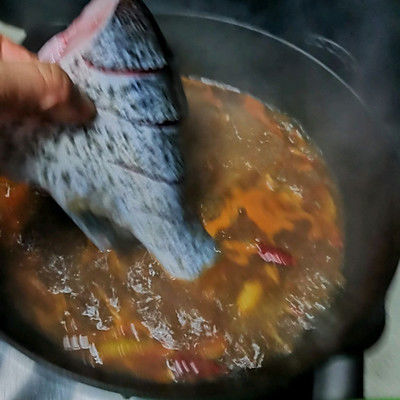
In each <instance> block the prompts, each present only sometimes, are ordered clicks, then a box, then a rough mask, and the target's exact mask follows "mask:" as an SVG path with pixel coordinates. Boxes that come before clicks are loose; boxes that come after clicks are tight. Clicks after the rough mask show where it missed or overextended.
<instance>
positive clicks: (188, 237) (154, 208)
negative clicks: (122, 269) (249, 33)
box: [1, 0, 216, 279]
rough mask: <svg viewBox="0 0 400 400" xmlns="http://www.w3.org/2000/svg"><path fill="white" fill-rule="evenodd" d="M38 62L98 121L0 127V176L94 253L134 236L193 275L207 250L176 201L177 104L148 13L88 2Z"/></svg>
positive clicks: (112, 0) (207, 262)
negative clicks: (42, 199)
mask: <svg viewBox="0 0 400 400" xmlns="http://www.w3.org/2000/svg"><path fill="white" fill-rule="evenodd" d="M111 5H113V7H110V6H111ZM102 9H104V10H106V11H104V13H108V14H107V15H102V14H101V13H102ZM99 21H102V22H101V23H99ZM96 24H97V25H96ZM93 26H94V27H95V28H96V29H95V30H94V31H93V32H91V29H93V28H92V27H93ZM79 35H81V36H82V37H83V38H84V40H83V43H80V41H79ZM70 43H74V46H72V45H70ZM39 57H40V59H41V60H42V61H49V62H59V64H60V66H61V67H62V68H64V70H65V71H66V72H67V73H68V74H69V75H70V77H71V79H72V80H73V82H74V83H75V84H76V85H77V86H78V87H80V88H81V89H83V90H85V91H86V92H87V93H88V94H89V95H90V96H91V98H92V99H93V101H94V103H95V104H96V107H97V109H98V115H97V117H96V119H95V120H94V121H93V122H92V123H90V124H88V125H86V126H81V127H67V126H62V127H58V126H53V125H47V126H43V125H40V126H39V125H34V124H33V123H30V124H28V123H27V124H22V125H15V124H14V125H13V126H10V125H8V126H3V127H2V128H1V130H2V131H3V132H2V133H3V135H2V137H3V138H5V139H3V142H2V143H1V145H2V153H3V154H2V158H3V159H4V160H7V161H8V163H6V167H8V171H9V172H10V173H12V174H13V176H17V177H18V178H19V179H24V180H26V181H28V182H31V183H33V184H36V185H38V186H40V187H41V188H43V189H45V190H47V191H48V192H49V193H50V194H51V195H52V197H53V198H54V199H55V201H56V202H57V203H58V204H59V205H60V206H61V207H62V208H63V209H64V210H65V211H66V212H67V214H69V215H70V217H71V218H72V219H73V220H74V221H75V223H76V224H77V225H78V226H79V227H80V229H81V230H82V231H83V232H84V233H85V234H86V235H87V236H88V237H89V238H90V239H91V240H92V242H93V243H94V244H95V245H96V246H97V247H99V248H100V249H101V250H105V249H109V248H115V249H117V250H120V251H122V250H124V251H125V250H126V249H129V248H130V247H131V246H133V244H134V243H135V242H136V241H137V240H139V241H140V242H141V243H142V244H143V245H144V246H145V247H146V248H147V249H148V250H149V251H150V252H151V253H152V254H153V255H154V256H155V257H156V258H157V259H158V260H159V261H160V263H161V264H162V266H163V267H164V268H165V269H166V271H168V272H169V273H170V274H171V275H172V276H174V277H177V278H180V279H194V278H196V277H197V276H198V275H199V274H200V273H201V271H202V270H204V269H205V268H207V267H209V266H211V265H212V264H213V262H214V258H215V256H216V251H215V248H214V241H213V239H212V238H211V237H210V236H209V235H208V234H207V232H206V231H205V230H204V227H203V226H202V224H201V223H200V220H199V219H198V218H197V217H196V216H195V215H194V214H193V213H192V212H190V210H187V209H186V207H185V205H184V201H183V180H184V179H183V178H184V176H183V171H184V169H183V161H182V155H181V153H180V149H179V121H180V120H181V119H182V117H183V115H184V112H185V98H184V95H183V89H182V86H181V83H180V81H179V79H177V78H176V76H174V74H173V69H172V68H171V67H170V65H171V61H172V59H171V52H170V51H169V49H168V48H167V46H166V42H165V39H164V38H163V36H162V35H161V32H160V31H159V29H158V27H157V25H156V24H155V22H154V20H153V18H152V16H151V14H150V12H149V11H148V10H147V9H146V7H145V6H144V5H143V4H142V2H141V1H140V0H120V1H117V0H94V1H92V2H91V3H90V4H89V5H88V6H87V7H86V8H85V9H84V11H83V13H82V14H81V16H80V17H79V18H78V19H77V20H76V21H75V22H74V23H73V24H72V25H71V27H70V28H69V29H67V31H65V32H63V33H62V34H59V35H57V36H55V37H54V38H53V39H51V40H50V41H49V42H48V44H47V45H45V47H44V48H43V49H42V51H41V52H40V53H39ZM7 133H9V134H7ZM6 149H8V153H9V154H8V155H6V154H5V150H6Z"/></svg>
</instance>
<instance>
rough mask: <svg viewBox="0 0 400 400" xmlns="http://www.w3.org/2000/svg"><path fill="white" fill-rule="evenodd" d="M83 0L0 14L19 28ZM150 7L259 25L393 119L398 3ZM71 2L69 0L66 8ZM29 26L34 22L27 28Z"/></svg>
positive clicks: (177, 3) (166, 0) (342, 0)
mask: <svg viewBox="0 0 400 400" xmlns="http://www.w3.org/2000/svg"><path fill="white" fill-rule="evenodd" d="M85 3H87V0H75V1H74V0H53V1H48V0H35V1H32V0H17V1H15V0H13V1H7V0H1V2H0V19H3V20H5V21H7V22H13V23H14V24H16V25H18V26H21V27H24V28H25V29H27V30H28V31H29V30H30V29H32V28H33V22H35V24H37V22H38V21H43V25H46V22H48V21H50V20H51V21H53V23H54V22H56V23H57V22H59V24H60V26H61V25H63V24H65V22H67V21H68V20H71V19H72V18H73V17H74V16H76V15H77V14H78V13H79V11H78V10H79V9H80V8H81V7H82V6H83V5H84V4H85ZM145 3H146V4H147V5H148V6H149V7H150V8H151V10H152V11H154V12H174V11H182V12H187V11H189V10H190V11H192V12H201V13H208V14H214V15H222V16H227V17H230V18H233V19H235V20H237V21H240V22H245V23H248V24H251V25H254V26H258V27H261V28H263V29H265V30H267V31H269V32H271V33H274V34H276V35H278V36H282V37H284V38H286V39H287V40H289V41H290V42H292V43H295V44H297V45H298V46H300V47H301V48H303V49H304V50H305V51H307V52H309V53H311V54H313V55H315V56H316V57H317V58H319V59H321V60H322V61H323V62H324V63H326V64H327V65H328V66H329V67H331V68H332V69H333V70H334V71H335V72H337V73H338V74H339V75H340V76H341V77H343V78H344V79H345V80H346V81H347V82H348V83H350V84H351V85H352V86H353V87H354V88H355V89H356V91H358V92H359V93H360V94H361V96H362V97H363V98H364V99H365V101H366V102H367V103H369V104H370V105H371V108H372V109H373V110H374V111H375V112H376V113H377V115H379V117H380V118H381V119H382V120H384V121H385V123H386V124H387V125H388V126H390V127H391V128H392V129H396V128H397V125H398V124H400V115H399V114H400V113H399V112H398V110H399V108H400V95H399V90H398V89H399V86H400V63H399V55H400V2H399V1H397V0H385V1H382V0H364V1H363V0H335V1H333V0H145ZM71 5H73V6H72V7H71ZM35 29H37V25H36V27H35Z"/></svg>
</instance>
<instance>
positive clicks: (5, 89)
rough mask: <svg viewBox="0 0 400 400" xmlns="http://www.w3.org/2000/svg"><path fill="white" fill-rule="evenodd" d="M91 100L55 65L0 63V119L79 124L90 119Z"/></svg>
mask: <svg viewBox="0 0 400 400" xmlns="http://www.w3.org/2000/svg"><path fill="white" fill-rule="evenodd" d="M95 114H96V110H95V107H94V104H93V103H92V102H91V100H90V99H89V98H88V97H87V96H86V95H84V94H83V93H81V92H80V91H79V90H78V89H77V88H76V87H75V86H74V84H73V83H72V81H71V80H70V78H69V77H68V75H67V74H66V73H65V72H64V71H63V70H62V69H61V68H60V67H59V66H58V65H56V64H45V63H40V62H39V61H37V60H32V61H30V62H0V118H1V119H3V118H6V119H8V118H9V119H12V120H15V119H18V120H20V119H21V118H24V117H38V118H40V119H44V120H49V121H54V122H59V123H68V124H81V123H84V122H88V121H90V120H91V119H92V118H94V116H95Z"/></svg>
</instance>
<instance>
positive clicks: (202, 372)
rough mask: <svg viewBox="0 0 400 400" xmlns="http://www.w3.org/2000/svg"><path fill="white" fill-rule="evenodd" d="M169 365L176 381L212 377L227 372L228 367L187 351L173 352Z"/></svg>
mask: <svg viewBox="0 0 400 400" xmlns="http://www.w3.org/2000/svg"><path fill="white" fill-rule="evenodd" d="M169 366H170V369H171V371H172V372H173V374H174V376H175V379H176V380H178V381H195V380H201V379H213V378H217V377H218V376H221V375H225V374H226V373H228V369H227V368H226V367H225V366H224V365H222V364H220V363H218V362H216V361H213V360H207V359H205V358H200V357H198V356H195V355H193V354H191V353H189V352H182V353H177V354H174V355H173V357H172V358H171V359H170V365H169Z"/></svg>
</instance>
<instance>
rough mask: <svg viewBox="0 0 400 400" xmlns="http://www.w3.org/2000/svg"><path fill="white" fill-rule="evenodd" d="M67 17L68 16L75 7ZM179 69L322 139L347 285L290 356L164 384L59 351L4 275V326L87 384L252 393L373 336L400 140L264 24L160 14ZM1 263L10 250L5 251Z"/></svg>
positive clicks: (388, 259) (172, 393)
mask: <svg viewBox="0 0 400 400" xmlns="http://www.w3.org/2000/svg"><path fill="white" fill-rule="evenodd" d="M71 16H72V15H71ZM158 21H159V22H160V24H161V28H162V30H163V31H164V33H165V35H166V37H167V39H168V41H169V42H170V45H171V47H172V48H173V49H174V52H175V54H176V56H177V58H178V62H179V65H180V69H181V72H182V73H183V74H186V75H192V76H200V77H206V78H209V79H213V80H217V81H221V82H224V83H227V84H230V85H232V86H235V87H237V88H239V89H241V90H243V91H246V92H249V93H251V94H253V95H255V96H257V97H258V98H260V99H262V100H263V101H265V102H266V103H269V104H272V105H274V106H275V107H277V108H279V109H281V110H282V111H285V112H287V113H288V114H290V115H291V116H293V117H295V118H296V119H297V120H299V121H300V122H301V124H302V125H303V126H304V128H305V130H306V131H307V132H308V134H309V135H310V136H311V137H312V138H313V140H314V141H315V142H316V143H317V144H318V146H319V147H320V148H321V150H322V151H323V153H324V155H325V159H326V161H327V163H328V165H329V166H330V168H331V170H332V171H333V172H334V175H335V177H336V179H337V182H338V185H339V188H340V190H341V193H342V197H343V207H344V216H345V230H346V232H345V234H346V245H345V262H344V274H345V277H346V282H347V283H346V285H345V288H344V289H343V291H342V292H341V293H340V294H339V296H338V297H337V301H336V302H335V305H334V306H333V307H332V309H330V310H328V312H326V313H324V314H321V315H320V317H319V320H318V322H317V327H316V329H314V330H312V331H308V332H306V333H305V334H304V337H303V338H302V339H301V340H300V341H299V343H298V346H297V350H296V351H295V352H294V354H293V355H291V356H289V357H286V358H283V357H282V358H279V359H276V360H274V361H273V362H271V363H270V364H268V365H266V366H265V368H263V369H260V370H254V371H250V372H247V373H243V374H242V375H239V376H235V377H233V378H227V379H224V380H220V381H217V382H214V383H201V384H196V385H189V384H185V385H183V384H174V385H160V384H153V383H149V382H144V381H140V380H135V379H132V378H131V377H125V376H121V375H118V376H117V375H110V374H106V373H105V372H102V371H99V370H94V369H92V368H91V367H87V366H84V365H82V364H81V363H78V362H76V361H74V360H72V359H69V358H68V357H67V356H66V355H65V354H61V353H60V352H59V351H58V350H57V349H56V348H55V346H54V345H53V344H51V343H49V342H47V341H46V340H45V339H44V338H42V337H41V336H40V334H39V333H38V332H35V331H34V330H33V329H32V328H31V327H30V326H28V325H27V324H26V323H25V322H24V321H23V319H22V318H21V317H20V316H19V315H18V314H17V313H16V312H15V310H14V308H13V304H11V303H10V302H9V300H8V299H7V298H6V297H5V296H4V294H3V293H4V292H3V291H2V290H1V285H3V284H4V278H3V277H1V279H0V330H1V331H2V332H3V335H4V337H5V338H6V339H7V340H8V341H10V342H11V343H12V344H13V345H15V346H17V347H18V348H19V349H21V350H22V351H24V352H26V353H28V354H29V355H30V356H31V357H33V358H36V359H39V360H40V361H41V362H44V363H47V362H49V363H51V365H52V366H53V367H54V366H58V367H61V368H63V369H64V370H67V371H69V372H70V373H73V377H74V378H75V379H78V380H83V381H85V382H87V383H89V384H92V385H96V386H100V387H104V388H106V389H108V390H112V391H117V392H120V393H122V394H124V395H136V396H145V397H153V398H154V397H174V398H175V397H187V398H194V397H199V398H202V397H213V398H223V397H225V398H226V397H227V398H246V399H248V398H251V396H252V395H254V396H255V395H256V394H257V393H264V394H265V393H267V392H268V391H269V393H273V392H274V391H275V390H277V388H278V387H279V386H280V385H281V384H285V383H287V382H288V380H290V379H291V378H292V377H294V376H296V375H297V374H299V373H302V372H304V371H305V370H307V369H309V368H311V367H313V366H314V365H316V364H317V363H319V362H321V361H322V360H324V359H326V358H327V357H329V356H330V355H333V354H335V353H339V352H343V351H349V350H362V349H363V348H365V347H367V346H369V345H370V344H372V342H373V341H374V340H375V339H376V336H374V337H371V335H369V334H368V332H370V330H369V326H368V321H369V319H370V318H369V316H370V314H371V313H372V312H373V311H374V310H376V308H377V307H380V306H381V305H382V304H383V303H384V296H385V292H386V290H387V287H388V285H389V283H390V280H391V278H392V275H393V273H394V271H395V267H396V264H397V261H398V259H399V253H400V251H399V242H398V222H399V218H398V216H399V198H400V196H399V183H400V179H399V177H400V163H399V158H398V153H397V151H398V149H399V148H400V147H398V143H397V142H396V138H394V137H392V136H390V135H389V134H388V133H386V132H385V130H384V129H383V128H382V126H380V125H379V124H377V123H376V122H375V121H374V119H373V118H372V116H371V115H370V114H369V112H368V110H367V109H366V107H365V106H364V105H363V103H362V101H361V100H360V99H359V98H358V97H357V95H356V94H355V93H354V92H353V91H352V90H351V88H349V87H348V86H346V85H345V84H344V83H343V82H342V81H341V80H340V79H339V78H338V77H337V76H335V75H334V74H333V73H332V72H331V71H329V70H328V69H326V68H325V67H324V66H323V65H322V64H320V63H319V62H318V61H317V60H315V59H313V58H312V57H310V56H308V55H307V54H305V53H304V52H302V51H301V50H299V49H298V48H296V47H294V46H292V45H291V44H290V43H287V42H285V41H283V40H281V39H279V38H276V37H274V36H271V35H269V34H267V33H265V32H262V31H258V30H255V29H251V28H247V27H244V26H239V25H237V24H233V23H230V22H226V21H221V20H216V19H212V18H205V17H196V16H179V15H163V16H159V17H158ZM62 25H64V21H54V24H53V25H52V26H50V24H47V25H43V21H41V23H40V24H36V25H35V24H34V23H33V22H32V21H29V25H28V28H29V29H28V31H30V32H31V35H30V36H28V42H27V43H28V46H30V47H31V48H32V49H34V50H36V49H37V47H38V45H39V42H40V41H42V40H44V39H46V38H48V37H49V36H50V35H51V34H52V33H54V32H53V31H56V30H59V29H61V28H62ZM2 260H3V262H7V254H6V253H4V252H3V254H2Z"/></svg>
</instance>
